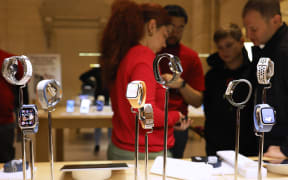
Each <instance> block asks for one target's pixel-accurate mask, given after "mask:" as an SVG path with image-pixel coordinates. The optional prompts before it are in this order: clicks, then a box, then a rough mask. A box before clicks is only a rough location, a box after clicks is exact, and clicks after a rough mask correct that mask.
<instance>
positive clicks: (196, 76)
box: [160, 44, 205, 115]
mask: <svg viewBox="0 0 288 180" xmlns="http://www.w3.org/2000/svg"><path fill="white" fill-rule="evenodd" d="M163 52H165V53H169V54H173V55H175V56H177V57H179V58H180V61H181V65H182V68H183V73H182V74H181V77H182V78H183V79H184V80H185V81H186V83H187V84H189V85H190V86H191V87H192V88H194V89H196V90H198V91H204V89H205V84H204V74H203V68H202V64H201V61H200V59H199V57H198V54H197V53H196V52H195V51H193V50H192V49H190V48H188V47H186V46H184V45H183V44H179V46H175V47H173V48H165V49H163V50H162V53H163ZM160 66H161V73H171V71H170V70H169V66H168V63H167V62H165V61H161V64H160ZM169 92H170V93H169V94H170V96H169V110H177V111H180V112H182V113H183V114H184V115H187V113H188V110H187V106H188V104H186V103H185V101H184V99H183V97H182V96H181V94H180V92H179V91H178V90H177V89H170V91H169Z"/></svg>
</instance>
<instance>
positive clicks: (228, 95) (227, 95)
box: [225, 79, 252, 180]
mask: <svg viewBox="0 0 288 180" xmlns="http://www.w3.org/2000/svg"><path fill="white" fill-rule="evenodd" d="M240 83H246V84H247V85H248V87H249V92H248V95H247V97H246V99H245V100H244V101H242V102H239V103H236V102H235V101H234V100H233V92H234V90H235V88H236V87H237V85H238V84H240ZM251 94H252V85H251V83H250V82H249V81H248V80H246V79H239V80H233V81H231V82H230V83H229V84H228V86H227V89H226V92H225V98H226V99H227V100H228V101H229V103H230V104H231V105H233V106H234V107H236V108H237V111H236V137H235V163H234V179H235V180H237V177H238V154H239V137H240V111H241V109H243V108H244V107H245V105H246V103H247V102H248V101H249V99H250V97H251Z"/></svg>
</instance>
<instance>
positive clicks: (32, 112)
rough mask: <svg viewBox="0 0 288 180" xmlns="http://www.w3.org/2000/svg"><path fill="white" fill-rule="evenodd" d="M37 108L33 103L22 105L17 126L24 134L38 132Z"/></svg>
mask: <svg viewBox="0 0 288 180" xmlns="http://www.w3.org/2000/svg"><path fill="white" fill-rule="evenodd" d="M38 125H39V120H38V110H37V106H36V105H35V104H26V105H22V107H21V108H20V111H19V118H18V126H19V128H20V129H21V130H22V132H23V133H24V134H34V133H37V132H38Z"/></svg>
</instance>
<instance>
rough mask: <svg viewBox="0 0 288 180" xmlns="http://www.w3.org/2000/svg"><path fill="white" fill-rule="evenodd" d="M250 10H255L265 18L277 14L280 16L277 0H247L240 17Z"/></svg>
mask: <svg viewBox="0 0 288 180" xmlns="http://www.w3.org/2000/svg"><path fill="white" fill-rule="evenodd" d="M250 11H257V12H259V13H260V14H261V16H263V17H265V18H271V17H273V16H275V15H277V14H279V15H280V16H281V12H280V2H279V0H249V1H248V2H247V3H246V5H245V6H244V8H243V11H242V18H244V17H245V16H246V14H247V13H248V12H250Z"/></svg>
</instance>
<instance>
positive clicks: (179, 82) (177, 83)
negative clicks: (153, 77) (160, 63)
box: [161, 73, 183, 89]
mask: <svg viewBox="0 0 288 180" xmlns="http://www.w3.org/2000/svg"><path fill="white" fill-rule="evenodd" d="M161 77H162V78H163V80H165V81H166V82H167V81H169V80H171V79H172V77H173V75H172V74H168V73H166V74H162V75H161ZM182 83H183V79H182V78H181V77H179V78H178V79H177V81H173V82H172V83H170V84H168V85H167V86H168V87H169V88H174V89H178V88H180V87H181V86H182Z"/></svg>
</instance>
